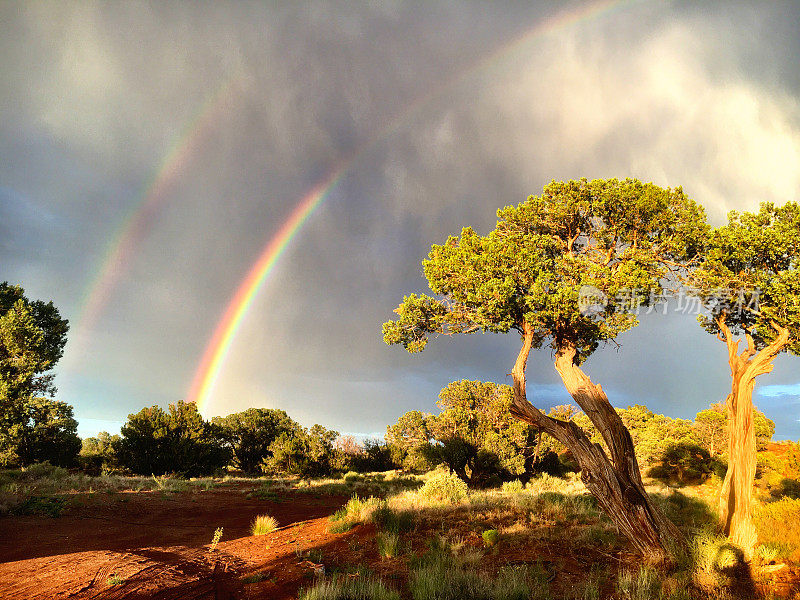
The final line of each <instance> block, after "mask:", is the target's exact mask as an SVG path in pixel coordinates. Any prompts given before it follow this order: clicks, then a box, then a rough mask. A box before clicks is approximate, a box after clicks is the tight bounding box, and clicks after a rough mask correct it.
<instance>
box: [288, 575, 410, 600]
mask: <svg viewBox="0 0 800 600" xmlns="http://www.w3.org/2000/svg"><path fill="white" fill-rule="evenodd" d="M300 600H400V595H399V594H398V593H397V592H396V591H395V590H393V589H390V588H388V587H386V586H385V585H384V584H383V582H381V581H380V580H379V579H375V578H372V577H367V578H361V577H359V578H356V579H352V578H348V577H338V576H334V577H333V578H331V579H330V580H328V581H321V582H319V583H317V584H316V585H315V586H314V587H312V588H310V589H306V590H302V591H301V592H300Z"/></svg>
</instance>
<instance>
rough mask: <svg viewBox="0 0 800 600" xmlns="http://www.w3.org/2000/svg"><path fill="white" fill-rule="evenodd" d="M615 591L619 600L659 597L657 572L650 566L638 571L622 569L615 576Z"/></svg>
mask: <svg viewBox="0 0 800 600" xmlns="http://www.w3.org/2000/svg"><path fill="white" fill-rule="evenodd" d="M616 587H617V593H618V594H619V596H620V598H621V600H652V599H653V598H660V597H661V582H660V581H659V574H658V572H656V571H655V569H652V568H650V567H646V566H642V567H639V570H638V571H629V570H625V571H622V572H621V573H620V574H619V575H618V577H617V586H616Z"/></svg>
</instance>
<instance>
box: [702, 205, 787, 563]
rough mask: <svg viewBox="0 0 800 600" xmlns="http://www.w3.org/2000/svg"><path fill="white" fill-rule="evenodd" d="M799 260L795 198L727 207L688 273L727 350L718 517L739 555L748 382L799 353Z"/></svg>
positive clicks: (747, 525) (748, 438)
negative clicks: (750, 207) (784, 356)
mask: <svg viewBox="0 0 800 600" xmlns="http://www.w3.org/2000/svg"><path fill="white" fill-rule="evenodd" d="M799 265H800V205H798V204H797V203H794V202H789V203H787V204H786V205H784V206H782V207H776V206H775V205H773V204H771V203H764V204H762V205H761V209H760V210H759V212H758V213H756V214H753V213H747V212H745V213H738V212H735V211H733V212H731V213H730V214H729V215H728V223H727V224H726V225H724V226H722V227H719V228H718V229H716V230H714V231H713V232H712V234H711V236H710V238H709V243H708V248H707V250H706V253H705V258H704V260H703V262H702V263H701V264H700V265H699V267H698V268H697V269H695V270H693V271H692V272H691V274H690V276H689V277H688V283H689V284H690V285H691V286H692V287H694V288H695V291H696V292H697V294H698V296H699V297H700V299H701V300H702V302H703V304H704V306H705V308H706V309H707V311H708V314H707V315H701V316H700V317H699V321H700V324H701V325H702V326H703V327H704V328H705V330H706V331H708V332H709V333H711V334H713V335H715V336H716V337H717V338H719V339H720V341H722V342H724V343H725V345H726V348H727V351H728V365H729V366H730V370H731V392H730V394H729V395H728V397H727V400H726V406H727V412H728V429H729V439H728V471H727V473H726V475H725V480H724V482H723V485H722V491H721V494H720V516H721V519H722V523H723V527H724V530H725V533H727V534H728V535H729V536H730V539H731V541H732V542H733V543H735V544H737V545H738V546H740V547H741V548H742V549H743V550H744V551H745V553H746V554H749V553H750V552H751V551H752V549H753V547H754V545H755V542H756V532H755V527H754V525H753V523H752V519H751V514H750V504H751V500H752V493H753V481H754V479H755V471H756V426H755V421H754V412H753V387H754V385H755V380H756V377H758V376H759V375H762V374H764V373H770V372H771V371H772V369H773V367H774V360H775V357H776V356H777V355H778V354H780V353H781V352H791V353H793V354H800V271H798V266H799ZM737 336H738V337H739V338H740V339H736V338H737ZM741 337H744V341H745V346H744V348H743V349H741V351H740V348H739V344H740V342H741V341H742V340H741Z"/></svg>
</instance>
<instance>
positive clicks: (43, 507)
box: [11, 496, 66, 519]
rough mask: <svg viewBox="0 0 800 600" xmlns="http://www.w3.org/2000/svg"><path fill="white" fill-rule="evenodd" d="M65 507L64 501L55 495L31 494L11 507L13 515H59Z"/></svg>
mask: <svg viewBox="0 0 800 600" xmlns="http://www.w3.org/2000/svg"><path fill="white" fill-rule="evenodd" d="M65 508H66V501H65V500H64V499H63V498H58V497H55V496H31V497H30V498H26V499H25V500H23V501H22V502H20V503H19V504H17V505H16V506H14V507H13V508H12V509H11V513H12V514H15V515H42V516H46V517H52V518H54V519H55V518H56V517H60V516H61V513H63V512H64V509H65Z"/></svg>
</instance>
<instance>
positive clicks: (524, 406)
mask: <svg viewBox="0 0 800 600" xmlns="http://www.w3.org/2000/svg"><path fill="white" fill-rule="evenodd" d="M532 344H533V330H532V328H531V327H530V326H528V324H527V323H526V324H524V335H523V346H522V349H521V350H520V353H519V355H518V357H517V361H516V364H515V365H514V369H513V370H512V372H511V375H512V377H513V382H514V385H513V389H514V403H513V405H512V407H511V414H512V415H513V416H514V417H516V418H518V419H521V420H523V421H526V422H528V423H531V424H532V425H534V426H535V427H538V428H540V429H541V430H543V431H545V432H546V433H548V434H550V435H552V436H553V437H554V438H556V439H557V440H558V441H559V442H561V443H562V444H564V445H565V446H566V447H567V448H569V450H570V451H571V452H572V454H573V456H574V457H575V459H576V460H577V461H578V465H579V466H580V467H581V480H582V481H583V483H584V485H585V486H586V489H588V490H589V492H590V493H591V494H592V495H593V496H594V497H595V498H597V501H598V503H599V504H600V507H601V508H602V509H603V511H604V512H605V513H606V514H607V515H608V516H609V518H610V519H611V520H612V522H613V523H614V524H615V525H616V526H617V528H618V529H619V531H620V532H621V533H622V534H623V535H624V536H625V537H626V538H627V539H628V540H629V541H630V542H631V544H632V545H633V547H634V548H635V549H636V550H637V551H638V552H639V553H640V554H641V555H642V556H643V557H644V558H645V559H646V560H647V561H648V562H651V563H656V564H668V563H670V562H671V560H672V557H671V555H670V550H669V547H670V546H681V545H684V544H685V541H684V539H683V535H682V534H681V532H680V531H679V530H678V528H677V527H676V526H675V525H674V524H673V523H672V522H671V521H670V520H669V519H668V518H667V517H666V515H664V513H663V512H662V511H661V510H660V509H659V508H658V507H657V506H656V505H655V504H653V502H652V501H651V500H650V498H649V497H648V495H647V492H645V489H644V485H643V484H642V478H641V474H640V472H639V466H638V464H637V461H636V455H635V454H634V446H633V440H632V439H631V436H630V433H629V432H628V430H627V428H626V427H625V425H624V424H623V423H622V419H620V417H619V415H618V414H617V412H616V411H615V410H614V408H613V407H612V406H611V404H610V403H609V401H608V397H607V396H606V395H605V393H604V392H603V390H602V388H601V387H600V386H599V385H595V384H594V383H592V381H591V380H590V379H589V377H588V376H587V375H586V374H585V373H584V372H583V371H582V370H581V369H580V368H579V367H578V365H577V364H575V356H576V350H575V348H574V347H570V346H566V347H563V348H560V349H559V350H558V352H557V353H556V361H555V366H556V370H557V371H558V373H559V375H561V379H562V380H563V381H564V385H565V386H566V388H567V391H568V392H569V393H570V394H571V395H572V397H573V399H574V400H575V402H576V403H577V404H578V406H580V407H581V408H582V409H583V411H584V412H585V413H586V415H587V416H588V417H589V419H591V421H592V423H594V425H595V426H596V427H597V429H598V431H600V432H601V433H602V435H603V439H604V440H605V442H606V445H607V446H608V449H609V453H610V455H611V456H610V457H609V456H608V455H606V453H605V451H604V450H603V448H602V446H600V444H595V443H592V442H591V440H590V439H589V437H588V436H587V435H586V433H585V432H584V431H583V430H582V429H581V428H580V427H578V426H577V425H576V424H575V423H573V422H571V421H561V420H558V419H553V418H552V417H548V416H547V415H545V414H544V413H543V412H541V411H540V410H539V409H537V408H536V407H534V406H533V405H532V404H531V403H530V402H529V401H528V399H527V393H526V390H525V366H526V364H527V361H528V354H529V353H530V349H531V346H532Z"/></svg>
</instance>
